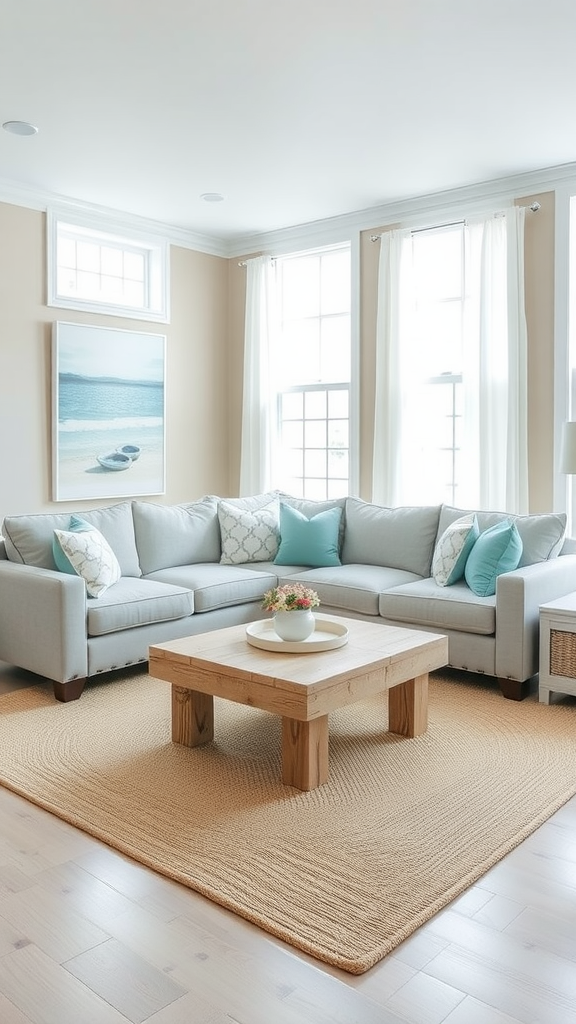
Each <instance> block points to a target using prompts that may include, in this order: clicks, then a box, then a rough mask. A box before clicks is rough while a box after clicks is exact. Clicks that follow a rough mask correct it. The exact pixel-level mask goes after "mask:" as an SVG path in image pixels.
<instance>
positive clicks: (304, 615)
mask: <svg viewBox="0 0 576 1024" xmlns="http://www.w3.org/2000/svg"><path fill="white" fill-rule="evenodd" d="M315 626H316V619H315V618H314V616H313V614H312V611H311V609H310V608H305V609H297V610H295V611H292V612H276V613H275V615H274V629H275V630H276V632H277V634H278V636H279V637H280V638H281V639H282V640H292V641H295V640H306V639H307V637H309V636H310V634H311V633H313V632H314V627H315Z"/></svg>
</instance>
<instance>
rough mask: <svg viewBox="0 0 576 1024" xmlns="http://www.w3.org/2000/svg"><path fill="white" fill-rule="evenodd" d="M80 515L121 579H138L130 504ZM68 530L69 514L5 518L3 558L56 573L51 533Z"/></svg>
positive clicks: (58, 513) (94, 510)
mask: <svg viewBox="0 0 576 1024" xmlns="http://www.w3.org/2000/svg"><path fill="white" fill-rule="evenodd" d="M81 515H82V519H85V520H86V522H88V523H90V525H91V526H94V527H96V529H97V530H99V531H100V533H102V534H103V536H104V537H105V538H106V540H107V541H108V543H109V545H110V547H111V548H112V551H113V552H114V554H115V555H116V558H117V559H118V562H119V563H120V569H121V570H122V575H123V576H141V575H142V574H141V571H140V563H139V561H138V552H137V551H136V541H135V538H134V525H133V522H132V509H131V507H130V502H128V501H122V502H120V503H119V504H117V505H110V506H109V507H108V508H98V509H91V510H90V511H87V512H84V511H83V512H82V513H81ZM69 528H70V512H55V513H51V512H49V513H39V514H38V515H31V516H7V517H6V519H5V520H4V523H3V525H2V533H3V535H4V541H5V545H6V554H7V556H8V558H9V559H10V561H12V562H20V563H23V564H24V565H35V566H37V567H38V568H41V569H56V567H57V566H56V562H55V561H54V555H53V553H52V544H53V540H54V530H69Z"/></svg>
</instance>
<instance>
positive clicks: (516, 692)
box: [498, 676, 529, 700]
mask: <svg viewBox="0 0 576 1024" xmlns="http://www.w3.org/2000/svg"><path fill="white" fill-rule="evenodd" d="M528 684H529V680H528V679H525V680H524V682H520V680H518V679H503V678H502V677H501V676H499V677H498V685H499V687H500V690H501V691H502V696H503V697H506V698H507V699H508V700H524V697H526V696H527V694H528Z"/></svg>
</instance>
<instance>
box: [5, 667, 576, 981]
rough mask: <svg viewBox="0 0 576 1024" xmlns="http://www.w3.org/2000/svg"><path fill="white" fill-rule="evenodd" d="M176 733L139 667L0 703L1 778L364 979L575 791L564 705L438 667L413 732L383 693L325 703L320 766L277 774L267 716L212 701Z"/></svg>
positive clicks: (272, 726) (274, 730) (165, 705)
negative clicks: (205, 716)
mask: <svg viewBox="0 0 576 1024" xmlns="http://www.w3.org/2000/svg"><path fill="white" fill-rule="evenodd" d="M215 711H216V714H215V718H216V723H215V728H216V732H215V740H214V742H213V743H211V744H210V745H208V746H206V747H203V748H196V749H193V750H191V749H188V748H185V747H182V746H176V745H173V744H172V742H171V739H170V687H169V686H168V685H167V684H166V683H161V682H159V681H157V680H154V679H151V678H149V677H148V676H147V675H145V674H141V673H138V674H137V675H136V674H134V672H132V674H129V673H128V674H127V675H126V674H125V675H119V676H118V677H117V678H113V679H108V680H107V681H100V682H98V683H93V684H90V685H88V687H87V689H86V690H85V691H84V694H83V696H82V697H81V699H80V700H79V701H76V702H74V703H69V704H58V703H56V702H55V701H54V699H53V697H52V693H51V691H50V690H49V689H48V687H31V688H30V689H25V690H21V691H19V692H16V693H12V694H9V695H7V696H3V697H1V698H0V781H1V782H2V784H3V785H5V786H7V787H9V788H10V789H12V790H14V791H15V792H17V793H19V794H21V795H22V796H24V797H26V798H27V799H29V800H32V801H33V802H34V803H37V804H39V805H40V806H42V807H44V808H47V809H48V810H49V811H52V812H53V813H54V814H56V815H58V816H59V817H61V818H64V819H65V820H66V821H69V822H71V823H72V824H73V825H76V826H78V827H79V828H81V829H84V830H85V831H86V832H89V833H91V834H92V835H94V836H96V837H98V838H99V839H102V840H104V841H105V842H106V843H108V844H109V845H110V846H112V847H115V848H116V849H118V850H120V851H122V852H123V853H125V854H129V855H130V856H131V857H133V858H135V859H136V860H138V861H140V862H141V863H143V864H146V865H148V866H149V867H152V868H154V869H155V870H157V871H159V872H161V873H162V874H164V875H167V876H169V877H170V878H173V879H176V880H177V881H179V882H182V883H183V884H184V885H187V886H189V887H190V888H192V889H195V890H197V891H198V892H200V893H203V894H204V895H205V896H207V897H209V898H210V899H212V900H214V901H216V902H217V903H219V904H221V905H223V906H225V907H228V908H229V909H230V910H232V911H234V912H236V913H237V914H240V915H241V916H242V917H245V918H247V919H248V920H250V921H252V922H254V923H255V924H257V925H259V926H260V927H262V928H264V929H265V930H266V931H268V932H270V933H271V934H272V935H275V936H278V937H279V938H281V939H283V940H285V941H287V942H288V943H291V944H292V945H293V946H295V947H297V948H299V949H301V950H304V951H306V952H307V953H310V954H312V955H313V956H315V957H317V958H318V959H319V960H322V961H325V962H326V963H329V964H334V965H336V966H338V967H341V968H343V969H344V970H346V971H349V972H351V973H352V974H361V973H362V972H364V971H366V970H367V969H368V968H369V967H371V966H372V965H373V964H375V963H376V962H377V961H378V960H380V959H381V958H382V957H384V956H385V955H386V954H387V953H389V952H390V950H392V949H393V948H394V947H395V946H396V945H397V944H398V943H400V942H401V941H402V940H403V939H405V938H406V937H407V936H408V935H410V933H411V932H412V931H414V929H416V928H417V927H419V926H420V925H422V924H423V923H424V922H425V921H427V920H428V919H429V918H430V917H432V916H433V915H434V914H435V913H436V912H437V911H438V910H440V909H441V908H442V907H444V906H445V905H446V904H447V903H448V902H449V901H450V900H452V899H453V898H454V897H456V896H458V895H459V894H460V893H461V892H462V891H463V890H464V889H465V888H467V887H468V886H469V885H471V884H472V883H473V882H474V881H475V880H476V879H478V878H479V877H480V876H481V875H482V874H483V873H484V872H486V871H487V869H488V868H490V867H491V866H492V865H493V864H495V863H496V862H497V861H498V860H499V859H500V858H501V857H502V856H503V855H504V854H505V853H507V852H508V851H510V850H512V849H513V847H515V846H516V845H517V844H518V843H519V842H521V840H522V839H524V838H525V837H526V836H527V835H529V834H530V833H531V832H532V831H533V830H534V829H535V828H536V827H537V826H538V825H539V824H541V823H542V822H543V821H545V820H546V818H548V817H549V816H550V815H551V814H552V813H553V812H554V811H555V810H557V808H558V807H560V806H561V805H562V804H563V803H564V802H565V801H566V800H568V799H569V798H570V797H571V796H572V795H573V794H574V793H575V792H576V704H575V703H574V701H572V699H571V698H568V702H566V703H563V704H557V705H551V706H547V705H541V704H538V702H537V698H536V697H535V696H531V697H529V698H528V699H527V700H525V701H523V702H521V703H515V702H513V701H508V700H505V699H504V698H503V697H502V696H501V695H500V693H499V691H498V690H497V688H496V686H495V684H492V683H491V682H483V683H482V682H480V683H476V682H472V683H471V682H466V681H465V677H463V676H462V677H460V678H456V679H454V678H450V676H449V675H448V674H447V673H444V674H435V675H434V676H432V677H431V680H430V725H429V730H428V732H427V734H426V735H425V736H422V737H419V738H417V739H403V738H401V737H398V736H394V735H391V734H388V733H387V732H386V724H387V701H386V698H385V697H384V696H379V697H377V698H373V699H371V700H368V701H365V702H362V703H360V704H356V705H351V706H349V707H348V708H345V709H343V710H341V711H339V712H337V713H334V714H333V715H331V716H330V779H329V782H328V783H327V784H326V785H324V786H322V787H320V788H319V789H317V790H314V791H313V792H311V793H302V792H300V791H298V790H294V789H292V788H290V787H285V786H283V785H282V784H281V782H280V781H279V780H280V720H279V719H277V718H275V717H274V716H271V715H269V714H267V713H266V712H261V711H257V710H254V709H251V708H246V707H242V706H240V705H235V704H230V703H228V702H225V701H221V700H218V699H217V700H216V709H215Z"/></svg>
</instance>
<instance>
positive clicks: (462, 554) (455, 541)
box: [432, 512, 480, 587]
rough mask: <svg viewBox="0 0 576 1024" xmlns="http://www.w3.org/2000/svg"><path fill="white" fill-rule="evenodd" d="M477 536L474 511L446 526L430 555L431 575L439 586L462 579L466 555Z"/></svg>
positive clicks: (446, 585) (466, 559)
mask: <svg viewBox="0 0 576 1024" xmlns="http://www.w3.org/2000/svg"><path fill="white" fill-rule="evenodd" d="M479 536H480V531H479V529H478V520H477V519H476V515H475V513H474V512H471V513H470V515H467V516H462V518H461V519H455V520H454V522H453V523H450V525H449V526H447V527H446V529H445V530H444V533H443V534H442V536H441V537H440V539H439V540H438V541H436V547H435V548H434V555H433V556H432V577H433V579H434V581H435V582H436V583H437V584H438V586H439V587H451V586H452V585H453V584H454V583H457V582H458V580H461V579H462V577H463V575H464V569H465V567H466V562H467V561H468V555H469V554H470V552H471V550H472V548H473V546H474V544H475V542H476V541H477V540H478V537H479Z"/></svg>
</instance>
